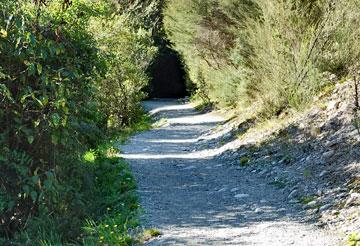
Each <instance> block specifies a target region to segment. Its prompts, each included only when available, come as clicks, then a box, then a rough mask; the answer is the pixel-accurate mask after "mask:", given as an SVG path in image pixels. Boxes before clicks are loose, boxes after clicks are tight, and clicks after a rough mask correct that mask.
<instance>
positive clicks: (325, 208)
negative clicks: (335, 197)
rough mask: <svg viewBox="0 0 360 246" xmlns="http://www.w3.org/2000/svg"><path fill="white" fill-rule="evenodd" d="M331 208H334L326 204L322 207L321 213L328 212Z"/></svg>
mask: <svg viewBox="0 0 360 246" xmlns="http://www.w3.org/2000/svg"><path fill="white" fill-rule="evenodd" d="M331 207H332V205H331V204H325V205H323V206H321V207H320V212H324V211H325V210H328V209H329V208H331Z"/></svg>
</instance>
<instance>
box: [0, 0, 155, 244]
mask: <svg viewBox="0 0 360 246" xmlns="http://www.w3.org/2000/svg"><path fill="white" fill-rule="evenodd" d="M1 6H2V9H1V15H0V129H1V131H0V146H1V147H0V172H1V173H2V177H1V178H0V187H1V188H0V210H1V213H0V238H2V239H1V240H2V241H4V242H8V243H18V244H21V245H34V244H35V245H54V244H55V245H59V244H62V243H64V244H67V243H68V242H81V241H83V240H87V242H88V241H89V240H90V239H88V238H91V237H92V235H91V234H86V233H85V232H84V230H83V229H82V228H83V227H84V225H85V221H86V220H89V221H90V220H91V221H93V223H95V224H96V227H98V226H100V225H101V223H103V221H106V220H112V219H114V220H116V223H118V224H119V226H120V227H121V230H122V234H121V235H122V236H121V235H120V237H121V239H119V240H123V239H124V238H128V237H129V236H128V235H127V233H128V232H127V230H126V229H125V228H124V225H125V224H126V225H127V226H128V227H131V226H134V225H135V224H136V223H135V222H133V221H134V219H133V216H134V213H135V211H136V209H137V202H136V198H135V197H134V196H133V194H132V190H133V189H134V181H133V180H132V178H131V176H130V173H129V171H128V170H127V169H126V167H125V164H124V163H122V161H120V160H119V159H117V158H110V157H109V156H106V153H107V152H111V150H109V149H108V148H107V147H106V148H105V147H101V148H100V149H99V146H100V145H102V144H103V143H104V142H108V141H109V139H110V138H112V137H113V136H114V134H115V133H116V134H118V131H119V130H121V129H122V128H123V127H124V126H130V125H134V123H136V122H137V121H139V120H140V121H141V120H142V118H141V117H140V116H141V114H142V112H141V111H139V101H140V100H142V99H143V96H144V93H142V92H141V90H142V89H143V88H144V87H145V86H146V85H147V82H148V78H147V75H146V73H145V71H146V70H147V67H148V66H149V65H150V63H151V61H152V59H153V57H154V54H155V53H156V48H154V45H153V43H154V42H153V37H152V36H151V32H150V28H151V27H150V26H145V25H141V26H138V25H134V23H135V22H136V23H141V21H138V20H136V18H137V16H135V15H134V16H131V18H130V19H129V18H128V16H127V15H128V13H129V11H125V9H123V12H122V11H120V10H119V9H121V7H123V6H122V5H121V6H119V4H116V3H114V2H113V1H91V0H73V1H64V0H52V1H22V0H16V1H13V0H2V1H1ZM129 8H130V7H129ZM146 10H152V11H155V10H154V9H153V8H150V9H146ZM144 11H145V10H144ZM150 13H151V11H150ZM145 17H146V18H147V15H145ZM145 17H144V18H145ZM138 18H140V17H138ZM103 149H106V151H105V152H106V153H105V152H104V151H103ZM119 162H120V163H119ZM121 204H124V206H125V207H122V206H121ZM107 208H111V209H112V211H114V213H115V211H116V213H123V215H122V216H117V215H116V214H111V213H110V212H108V210H107ZM104 214H106V216H104ZM124 216H126V217H127V218H126V219H125V218H124ZM96 230H97V229H96ZM124 240H125V239H124ZM126 240H127V241H128V239H126ZM97 243H98V239H96V243H95V244H97Z"/></svg>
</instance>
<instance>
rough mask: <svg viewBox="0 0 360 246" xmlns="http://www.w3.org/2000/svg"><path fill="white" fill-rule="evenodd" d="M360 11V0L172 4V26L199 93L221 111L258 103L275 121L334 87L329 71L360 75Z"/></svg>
mask: <svg viewBox="0 0 360 246" xmlns="http://www.w3.org/2000/svg"><path fill="white" fill-rule="evenodd" d="M359 6H360V5H359V0H349V1H333V0H294V1H279V0H222V1H221V0H212V1H204V2H202V1H201V2H199V1H195V0H182V1H171V0H168V1H167V8H166V10H165V16H166V18H165V27H166V30H167V31H168V33H169V36H170V39H171V40H172V41H173V42H174V44H175V47H176V49H178V50H179V51H180V52H181V53H182V55H183V57H184V58H185V61H186V62H187V64H188V66H187V67H188V68H189V74H190V76H191V78H192V79H193V80H194V81H195V83H196V84H197V86H198V90H197V92H198V93H197V94H195V95H201V97H202V98H206V97H208V98H209V99H210V101H211V102H213V103H215V104H216V105H218V107H229V106H232V107H242V108H246V107H248V106H249V105H258V113H259V114H258V115H259V116H261V117H272V116H274V115H278V114H280V113H281V112H283V111H284V110H287V109H288V108H295V109H299V108H301V107H303V106H304V105H306V104H307V103H309V102H311V101H312V99H313V97H314V96H315V95H316V94H317V93H318V92H319V91H320V90H321V88H322V87H324V86H326V85H327V84H328V83H330V82H329V80H328V77H327V74H329V72H330V73H334V74H336V75H338V76H345V75H346V74H348V73H350V72H351V71H352V70H354V68H355V67H356V64H355V61H356V60H357V58H358V57H359V55H358V54H359V51H360V48H359V45H358V43H359V41H358V40H357V39H356V38H355V37H356V36H358V35H359V28H357V26H358V25H359V24H360V19H359V12H360V7H359ZM199 71H200V72H201V74H202V77H200V78H201V79H202V80H201V79H199V76H197V75H198V74H199ZM204 92H207V95H206V96H204Z"/></svg>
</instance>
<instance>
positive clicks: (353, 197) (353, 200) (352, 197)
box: [345, 193, 360, 207]
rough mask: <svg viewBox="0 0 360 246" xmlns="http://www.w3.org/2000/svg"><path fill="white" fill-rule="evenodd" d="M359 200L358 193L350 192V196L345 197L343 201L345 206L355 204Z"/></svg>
mask: <svg viewBox="0 0 360 246" xmlns="http://www.w3.org/2000/svg"><path fill="white" fill-rule="evenodd" d="M359 200H360V193H352V194H350V198H349V199H347V201H346V203H345V207H349V206H352V205H354V204H356V203H357V202H358V201H359Z"/></svg>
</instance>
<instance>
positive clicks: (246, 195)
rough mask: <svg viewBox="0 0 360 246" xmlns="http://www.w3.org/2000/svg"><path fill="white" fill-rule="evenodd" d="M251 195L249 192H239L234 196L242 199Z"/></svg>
mask: <svg viewBox="0 0 360 246" xmlns="http://www.w3.org/2000/svg"><path fill="white" fill-rule="evenodd" d="M249 196H250V195H249V194H237V195H235V196H234V197H235V198H238V199H241V198H246V197H249Z"/></svg>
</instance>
